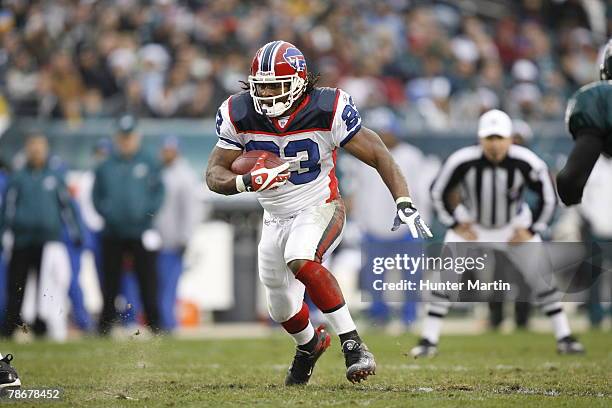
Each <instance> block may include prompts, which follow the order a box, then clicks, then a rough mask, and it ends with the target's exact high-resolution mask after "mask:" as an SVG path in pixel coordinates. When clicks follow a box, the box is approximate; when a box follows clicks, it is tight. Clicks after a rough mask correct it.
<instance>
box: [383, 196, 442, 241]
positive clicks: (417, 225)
mask: <svg viewBox="0 0 612 408" xmlns="http://www.w3.org/2000/svg"><path fill="white" fill-rule="evenodd" d="M395 203H396V204H397V215H396V216H395V220H394V221H393V228H391V231H397V230H398V229H399V227H400V226H401V225H402V224H406V225H408V228H409V229H410V234H411V235H412V238H419V237H421V238H433V234H432V233H431V230H430V229H429V227H428V226H427V224H425V221H423V219H422V218H421V214H419V211H418V210H417V209H416V208H414V206H413V205H412V199H411V198H410V197H400V198H398V199H397V200H395Z"/></svg>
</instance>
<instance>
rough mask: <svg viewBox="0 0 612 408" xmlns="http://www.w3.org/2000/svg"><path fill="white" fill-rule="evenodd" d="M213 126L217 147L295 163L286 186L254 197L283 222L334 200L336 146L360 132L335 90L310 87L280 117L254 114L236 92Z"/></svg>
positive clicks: (351, 109) (353, 112) (355, 115)
mask: <svg viewBox="0 0 612 408" xmlns="http://www.w3.org/2000/svg"><path fill="white" fill-rule="evenodd" d="M216 128H217V136H218V137H219V140H218V142H217V146H218V147H220V148H223V149H232V150H244V151H250V150H266V151H269V152H272V153H274V154H276V155H277V156H279V157H281V158H282V159H285V160H292V159H293V160H295V161H294V162H293V163H292V164H291V167H290V168H289V170H290V171H291V175H290V177H289V181H288V182H287V183H286V184H285V185H283V186H281V187H279V188H277V189H275V190H268V191H262V192H259V193H257V194H258V199H259V202H260V203H261V205H262V206H263V208H264V209H265V210H266V211H267V212H268V213H270V214H271V215H272V216H275V217H281V218H282V217H288V216H291V215H294V214H296V213H298V212H299V211H301V210H304V209H305V208H309V207H313V206H317V205H321V204H324V203H327V202H330V201H332V200H334V199H336V198H337V197H339V195H340V193H339V191H338V180H337V178H336V154H337V148H338V147H342V146H344V145H345V144H346V143H348V142H349V141H350V140H351V138H352V137H353V136H354V135H355V134H356V133H357V132H358V131H359V129H361V117H360V115H359V112H358V111H357V108H356V107H355V105H354V104H353V101H352V98H351V97H350V96H349V95H348V94H347V93H346V92H344V91H342V90H340V89H333V88H315V89H314V90H313V91H312V92H311V93H310V94H308V96H307V97H306V98H305V99H304V101H303V102H302V103H301V104H300V106H299V107H298V108H297V109H296V110H295V112H294V113H292V114H291V116H289V117H288V118H281V119H276V118H268V117H266V116H264V115H261V114H258V113H257V112H256V111H255V109H254V107H253V101H252V99H251V96H250V94H249V93H248V92H241V93H238V94H235V95H232V96H230V97H229V98H228V99H227V100H226V101H225V102H223V104H222V105H221V107H220V108H219V111H218V112H217V117H216ZM296 158H297V159H298V160H296Z"/></svg>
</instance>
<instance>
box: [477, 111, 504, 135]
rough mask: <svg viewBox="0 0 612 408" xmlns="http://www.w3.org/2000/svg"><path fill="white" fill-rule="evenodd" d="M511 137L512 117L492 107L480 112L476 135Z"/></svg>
mask: <svg viewBox="0 0 612 408" xmlns="http://www.w3.org/2000/svg"><path fill="white" fill-rule="evenodd" d="M493 135H496V136H501V137H512V119H510V116H508V114H507V113H505V112H502V111H500V110H498V109H492V110H490V111H487V112H485V113H483V114H482V116H481V117H480V119H479V121H478V137H480V138H483V137H489V136H493Z"/></svg>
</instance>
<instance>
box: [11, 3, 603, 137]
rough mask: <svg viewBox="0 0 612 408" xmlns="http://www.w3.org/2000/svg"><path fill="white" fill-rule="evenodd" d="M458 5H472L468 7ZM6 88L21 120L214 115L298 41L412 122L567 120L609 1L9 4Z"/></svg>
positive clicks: (320, 64)
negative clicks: (277, 43) (275, 54)
mask: <svg viewBox="0 0 612 408" xmlns="http://www.w3.org/2000/svg"><path fill="white" fill-rule="evenodd" d="M457 4H460V6H458V5H457ZM4 7H5V8H4V9H2V10H1V11H0V41H1V43H2V46H1V47H0V89H1V93H2V94H3V95H2V96H3V97H4V98H5V99H6V100H8V106H9V108H10V110H11V112H12V115H13V116H18V115H19V116H38V117H53V118H65V119H68V120H69V121H71V122H72V123H78V122H79V121H80V120H82V119H84V118H92V117H93V118H95V117H104V116H116V115H118V114H119V113H121V112H125V111H130V112H132V113H133V114H135V115H138V116H140V117H159V118H168V117H188V118H200V117H211V116H213V115H214V113H215V111H216V109H217V107H218V106H219V104H220V103H221V102H222V101H223V100H224V99H225V98H226V97H227V95H228V94H230V93H234V92H237V91H239V89H240V83H239V80H242V79H245V78H246V75H247V74H248V70H249V66H250V61H251V58H252V56H253V55H254V53H255V51H256V50H257V48H259V47H260V46H261V45H262V44H264V43H266V42H268V41H270V40H272V39H283V40H286V41H290V42H292V43H294V44H295V45H297V46H298V47H299V48H300V49H301V50H302V51H303V52H304V54H305V55H306V57H307V60H308V62H309V64H310V69H311V70H313V71H316V72H320V73H321V75H322V78H321V85H325V86H339V87H342V88H343V89H345V90H346V91H348V92H349V93H350V94H352V95H353V98H354V100H355V102H356V104H357V106H358V107H359V108H360V109H362V110H364V109H366V108H368V107H371V106H379V105H387V106H389V107H391V108H392V109H394V110H395V111H396V112H397V113H398V114H400V116H401V117H402V118H403V119H405V120H406V121H408V122H410V123H411V124H412V125H413V126H418V125H421V126H423V127H426V128H433V129H440V130H444V129H450V128H452V127H453V126H454V125H456V124H457V123H458V122H462V121H474V120H476V119H477V118H478V116H479V114H480V113H481V112H482V111H484V110H486V109H490V108H494V107H499V108H502V109H504V110H505V111H507V112H509V113H510V114H511V115H512V116H513V117H516V118H523V119H525V120H538V119H559V118H561V117H562V115H563V111H564V107H565V101H566V99H567V97H568V95H570V94H571V93H572V92H573V91H575V90H576V89H577V88H578V87H579V86H581V85H584V84H586V83H588V82H590V81H592V80H593V79H595V78H596V77H597V72H598V63H597V57H598V45H599V44H602V43H604V40H605V38H607V35H608V34H609V33H610V31H611V27H612V6H610V5H609V3H608V5H606V2H605V1H602V0H594V1H588V0H522V1H504V0H496V1H492V0H471V1H463V2H450V1H448V2H445V1H428V2H425V1H416V0H412V1H411V0H386V1H365V0H352V1H339V0H332V1H323V0H290V1H281V0H268V1H261V2H251V1H240V0H225V1H212V0H188V1H174V0H150V1H143V0H140V1H139V0H117V1H87V0H83V1H78V0H59V1H44V0H42V1H25V0H12V1H6V2H4Z"/></svg>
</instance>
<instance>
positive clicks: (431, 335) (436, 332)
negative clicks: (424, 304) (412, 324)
mask: <svg viewBox="0 0 612 408" xmlns="http://www.w3.org/2000/svg"><path fill="white" fill-rule="evenodd" d="M441 330H442V318H441V317H438V316H430V315H427V316H425V320H424V321H423V337H424V338H426V339H427V340H429V341H430V342H431V343H433V344H438V340H439V339H440V331H441Z"/></svg>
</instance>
